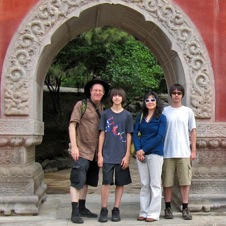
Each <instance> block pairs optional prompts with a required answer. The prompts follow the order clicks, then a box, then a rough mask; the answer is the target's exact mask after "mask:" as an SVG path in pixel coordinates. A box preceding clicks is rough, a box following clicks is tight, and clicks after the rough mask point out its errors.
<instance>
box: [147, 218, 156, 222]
mask: <svg viewBox="0 0 226 226" xmlns="http://www.w3.org/2000/svg"><path fill="white" fill-rule="evenodd" d="M145 221H146V222H154V221H156V220H155V219H154V218H146V220H145Z"/></svg>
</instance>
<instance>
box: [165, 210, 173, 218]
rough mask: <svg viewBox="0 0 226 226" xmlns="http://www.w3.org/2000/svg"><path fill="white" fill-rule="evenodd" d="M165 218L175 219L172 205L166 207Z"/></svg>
mask: <svg viewBox="0 0 226 226" xmlns="http://www.w3.org/2000/svg"><path fill="white" fill-rule="evenodd" d="M165 219H173V212H172V209H171V208H170V207H167V208H166V209H165Z"/></svg>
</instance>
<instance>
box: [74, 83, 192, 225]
mask: <svg viewBox="0 0 226 226" xmlns="http://www.w3.org/2000/svg"><path fill="white" fill-rule="evenodd" d="M109 89H110V86H109V85H108V84H107V83H106V82H104V81H102V80H99V79H94V80H91V81H89V82H88V83H87V84H86V86H85V90H84V92H85V95H86V97H87V98H88V99H87V102H86V106H85V108H86V109H85V113H83V112H82V108H83V107H84V106H83V103H82V101H78V102H77V103H76V105H75V106H74V109H73V112H72V114H71V118H70V124H69V137H70V143H71V155H72V158H73V159H74V162H73V166H72V169H71V175H70V180H71V187H70V194H71V202H72V214H71V221H72V222H73V223H78V224H79V223H83V222H84V221H83V218H82V217H90V218H96V217H97V214H95V213H92V212H91V211H90V210H89V209H87V208H86V196H87V192H88V186H95V187H96V186H97V185H98V178H99V177H98V175H99V168H102V173H103V181H102V188H101V205H102V206H101V210H100V215H99V218H98V221H99V222H107V221H108V195H109V188H110V185H113V184H114V185H115V201H114V208H113V209H112V215H111V220H112V221H116V222H117V221H120V220H121V217H120V211H119V207H120V204H121V198H122V195H123V190H124V186H125V185H127V184H130V183H131V182H132V180H131V176H130V171H129V161H130V152H131V142H132V141H133V143H134V147H135V151H136V162H137V166H138V171H139V175H140V181H141V189H140V211H139V216H138V218H137V220H139V221H146V222H153V221H156V220H159V216H160V212H161V199H162V192H161V187H162V186H163V188H164V199H165V205H166V207H165V218H166V219H172V218H173V213H172V209H171V198H172V188H173V185H174V176H175V174H177V176H178V181H179V185H180V190H181V200H182V216H183V218H184V219H185V220H191V219H192V216H191V214H190V211H189V209H188V199H189V189H190V185H191V176H192V172H191V161H192V160H194V159H195V158H196V124H195V117H194V114H193V112H192V110H191V109H190V108H188V107H185V106H183V105H182V98H183V97H184V87H183V86H182V85H180V84H175V85H173V86H172V87H171V88H170V96H171V100H172V101H171V104H170V105H169V106H167V107H165V108H164V109H163V106H162V103H161V100H160V98H159V96H158V95H157V93H155V92H152V91H151V92H148V93H147V94H146V95H145V97H144V100H143V107H142V112H141V113H138V115H137V117H136V122H135V126H134V125H133V117H132V114H131V113H130V112H129V111H127V110H125V109H124V108H123V103H124V102H125V100H126V93H125V91H124V90H123V89H121V88H113V89H111V92H110V100H111V102H112V105H111V107H110V108H109V109H106V110H104V109H103V105H102V103H101V101H102V99H104V98H105V97H106V96H107V95H108V92H109Z"/></svg>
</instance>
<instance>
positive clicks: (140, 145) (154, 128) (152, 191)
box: [133, 91, 167, 222]
mask: <svg viewBox="0 0 226 226" xmlns="http://www.w3.org/2000/svg"><path fill="white" fill-rule="evenodd" d="M162 110H163V107H162V103H161V100H160V98H159V96H158V95H157V94H156V93H155V92H152V91H151V92H149V93H147V94H146V95H145V97H144V101H143V108H142V112H141V113H139V114H138V115H137V118H136V122H135V127H134V133H133V143H134V147H135V151H136V157H137V160H136V161H137V167H138V171H139V175H140V181H141V190H140V212H139V216H138V218H137V220H139V221H142V220H143V221H146V222H153V221H156V220H159V216H160V212H161V201H162V200H161V199H162V191H161V174H162V164H163V144H164V138H165V134H166V127H167V123H166V117H165V115H163V114H162Z"/></svg>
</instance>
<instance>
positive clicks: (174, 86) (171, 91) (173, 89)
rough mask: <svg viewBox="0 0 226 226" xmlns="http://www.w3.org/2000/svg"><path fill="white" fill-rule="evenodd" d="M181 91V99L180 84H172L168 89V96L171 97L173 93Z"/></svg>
mask: <svg viewBox="0 0 226 226" xmlns="http://www.w3.org/2000/svg"><path fill="white" fill-rule="evenodd" d="M175 90H178V91H181V92H182V97H184V87H183V86H182V85H181V84H177V83H176V84H174V85H172V86H171V87H170V96H172V93H173V92H174V91H175Z"/></svg>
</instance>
